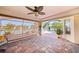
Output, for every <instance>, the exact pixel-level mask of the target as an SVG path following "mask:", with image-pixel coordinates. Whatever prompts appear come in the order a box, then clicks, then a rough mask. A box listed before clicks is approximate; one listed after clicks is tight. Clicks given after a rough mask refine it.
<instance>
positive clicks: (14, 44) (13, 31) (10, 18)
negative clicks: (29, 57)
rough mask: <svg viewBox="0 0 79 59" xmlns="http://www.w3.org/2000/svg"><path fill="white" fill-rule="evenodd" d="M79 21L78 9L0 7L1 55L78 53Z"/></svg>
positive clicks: (74, 7) (59, 7)
mask: <svg viewBox="0 0 79 59" xmlns="http://www.w3.org/2000/svg"><path fill="white" fill-rule="evenodd" d="M40 7H41V8H40ZM78 19H79V7H78V6H0V52H4V53H73V52H76V53H77V52H79V40H78V39H79V37H78V35H79V27H78V26H79V20H78Z"/></svg>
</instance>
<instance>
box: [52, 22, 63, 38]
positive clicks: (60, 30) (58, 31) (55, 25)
mask: <svg viewBox="0 0 79 59" xmlns="http://www.w3.org/2000/svg"><path fill="white" fill-rule="evenodd" d="M52 27H53V28H54V31H55V32H56V34H57V37H58V38H61V36H62V34H63V23H61V22H55V23H53V24H52Z"/></svg>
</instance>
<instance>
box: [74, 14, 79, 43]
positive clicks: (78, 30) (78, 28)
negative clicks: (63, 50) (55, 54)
mask: <svg viewBox="0 0 79 59" xmlns="http://www.w3.org/2000/svg"><path fill="white" fill-rule="evenodd" d="M74 36H75V43H78V44H79V15H75V16H74Z"/></svg>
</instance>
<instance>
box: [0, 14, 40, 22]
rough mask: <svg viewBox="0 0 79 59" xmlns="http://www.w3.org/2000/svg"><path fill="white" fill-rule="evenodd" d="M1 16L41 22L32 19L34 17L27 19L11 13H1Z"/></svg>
mask: <svg viewBox="0 0 79 59" xmlns="http://www.w3.org/2000/svg"><path fill="white" fill-rule="evenodd" d="M0 16H5V17H11V18H16V19H22V20H28V21H35V22H40V21H37V20H32V19H27V18H22V17H17V16H11V15H6V14H0Z"/></svg>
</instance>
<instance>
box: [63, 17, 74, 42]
mask: <svg viewBox="0 0 79 59" xmlns="http://www.w3.org/2000/svg"><path fill="white" fill-rule="evenodd" d="M66 19H70V21H71V34H64V35H65V36H64V37H65V38H66V39H68V40H69V41H71V42H73V43H74V42H75V41H74V16H71V17H67V18H65V20H66Z"/></svg>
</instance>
